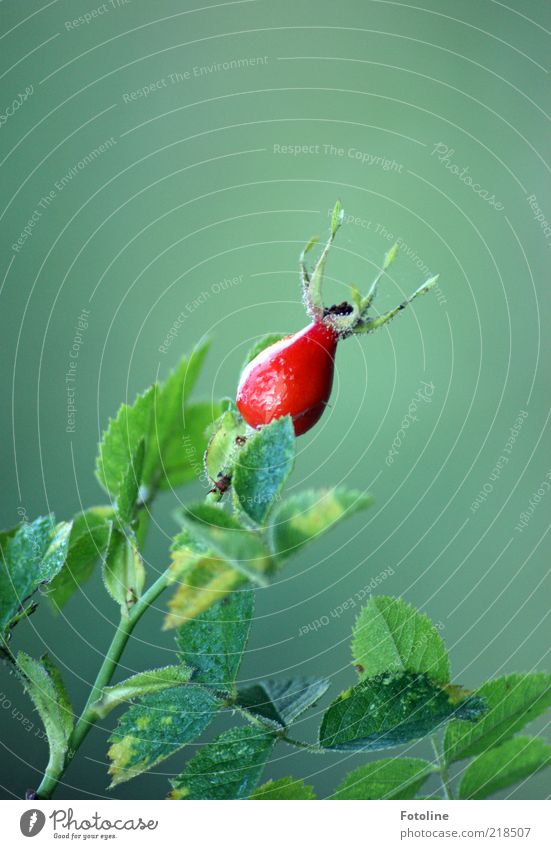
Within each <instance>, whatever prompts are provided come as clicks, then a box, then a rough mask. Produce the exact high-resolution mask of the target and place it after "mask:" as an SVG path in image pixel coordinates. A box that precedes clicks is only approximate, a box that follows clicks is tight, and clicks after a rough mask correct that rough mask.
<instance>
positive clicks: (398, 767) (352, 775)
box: [331, 758, 435, 800]
mask: <svg viewBox="0 0 551 849" xmlns="http://www.w3.org/2000/svg"><path fill="white" fill-rule="evenodd" d="M434 772H435V768H434V766H433V765H432V764H430V763H429V762H428V761H424V760H421V759H420V758H384V759H383V760H380V761H372V763H369V764H366V765H365V766H360V767H358V769H354V770H352V772H349V773H348V775H347V776H346V778H345V779H344V780H343V781H342V782H341V783H340V784H339V786H338V787H337V789H336V790H335V793H334V794H333V795H332V796H331V798H332V799H362V800H364V799H414V798H415V794H416V793H417V791H418V790H419V788H420V787H422V785H423V784H424V783H425V781H426V780H427V778H428V777H429V776H430V775H431V774H432V773H434Z"/></svg>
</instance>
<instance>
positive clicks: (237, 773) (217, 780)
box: [171, 728, 275, 800]
mask: <svg viewBox="0 0 551 849" xmlns="http://www.w3.org/2000/svg"><path fill="white" fill-rule="evenodd" d="M274 744H275V737H273V735H271V734H267V733H265V732H263V731H260V730H259V729H258V728H232V729H231V730H230V731H226V732H225V733H224V734H221V735H220V736H219V737H217V738H216V740H214V741H213V742H212V743H209V744H207V745H206V746H203V748H202V749H201V750H200V751H199V752H198V754H196V755H195V757H193V758H192V759H191V760H190V762H189V763H188V765H187V766H186V768H185V770H184V771H183V772H182V773H181V775H179V776H178V777H177V778H176V779H174V781H172V782H171V784H172V786H173V788H174V790H173V791H172V793H171V798H172V799H186V800H189V799H246V798H247V797H248V796H250V794H251V793H252V791H253V790H254V788H255V786H256V785H257V783H258V780H259V778H260V776H261V774H262V770H263V769H264V764H265V763H266V761H267V759H268V757H269V756H270V753H271V751H272V749H273V747H274Z"/></svg>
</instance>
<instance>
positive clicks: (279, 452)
mask: <svg viewBox="0 0 551 849" xmlns="http://www.w3.org/2000/svg"><path fill="white" fill-rule="evenodd" d="M294 460H295V432H294V429H293V422H292V420H291V418H290V416H284V417H283V418H281V419H276V420H275V421H273V422H271V424H269V425H266V427H263V428H262V429H261V430H260V431H258V433H256V434H255V435H254V436H252V437H250V439H248V441H247V444H246V445H245V446H244V447H243V449H242V450H241V451H240V452H239V456H238V457H237V460H236V463H235V469H234V473H233V479H232V483H233V492H234V497H235V501H236V504H237V506H238V507H239V508H240V509H241V510H243V512H244V513H246V515H247V516H248V517H249V518H250V519H252V521H253V522H255V523H256V524H257V525H261V524H263V522H264V521H265V519H266V517H267V515H268V513H269V512H270V509H271V507H272V506H273V504H274V501H275V499H276V498H277V497H278V495H279V493H280V492H281V489H282V488H283V485H284V483H285V481H286V480H287V478H288V476H289V474H290V472H291V469H292V468H293V463H294Z"/></svg>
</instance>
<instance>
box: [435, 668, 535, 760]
mask: <svg viewBox="0 0 551 849" xmlns="http://www.w3.org/2000/svg"><path fill="white" fill-rule="evenodd" d="M477 695H478V696H480V697H481V698H482V699H483V700H484V701H485V703H486V705H487V708H488V710H487V713H485V714H484V716H483V717H482V718H481V719H479V720H478V722H476V723H475V724H474V725H472V724H471V723H465V722H451V723H450V724H449V725H448V727H447V728H446V734H445V736H444V746H443V751H444V757H445V758H446V761H447V762H448V763H452V762H453V761H459V760H462V759H463V758H470V757H471V756H472V755H478V754H480V753H481V752H484V751H486V750H487V749H489V748H491V747H492V746H494V745H496V743H497V744H499V743H504V742H505V741H506V740H508V739H509V737H512V736H513V734H515V732H517V731H520V729H521V728H523V727H524V726H525V725H527V724H528V723H529V722H531V721H532V720H533V719H535V718H536V717H537V716H539V715H540V714H541V713H543V712H544V711H545V710H546V709H547V708H548V707H549V706H551V675H548V674H546V673H544V672H536V673H532V674H516V673H515V674H513V675H507V676H504V677H502V678H496V679H495V680H493V681H487V682H486V683H485V684H483V685H482V686H481V687H480V688H479V689H478V690H477Z"/></svg>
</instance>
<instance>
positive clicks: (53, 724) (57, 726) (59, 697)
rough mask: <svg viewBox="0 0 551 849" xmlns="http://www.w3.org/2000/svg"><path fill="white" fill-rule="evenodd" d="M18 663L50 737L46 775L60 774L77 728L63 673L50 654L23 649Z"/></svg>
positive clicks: (25, 685) (28, 691)
mask: <svg viewBox="0 0 551 849" xmlns="http://www.w3.org/2000/svg"><path fill="white" fill-rule="evenodd" d="M17 666H18V669H19V672H20V673H21V678H22V681H23V685H24V687H25V690H26V691H27V693H28V694H29V696H30V698H31V700H32V702H33V704H34V706H35V708H36V710H37V711H38V714H39V716H40V719H41V720H42V724H43V725H44V730H45V731H46V736H47V737H48V746H49V749H50V758H49V760H48V766H47V767H46V775H48V774H50V773H51V774H52V775H54V776H55V775H58V774H59V771H60V770H61V769H62V768H63V765H64V762H65V756H66V754H67V750H68V743H69V737H70V736H71V732H72V730H73V709H72V707H71V703H70V701H69V697H68V695H67V691H66V689H65V686H64V684H63V681H62V679H61V675H60V673H59V671H58V669H57V668H56V667H55V666H54V664H53V663H52V662H51V660H50V659H49V658H48V656H47V655H44V657H42V658H41V659H40V660H34V658H32V657H29V655H28V654H25V652H22V651H20V652H19V653H18V655H17Z"/></svg>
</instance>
